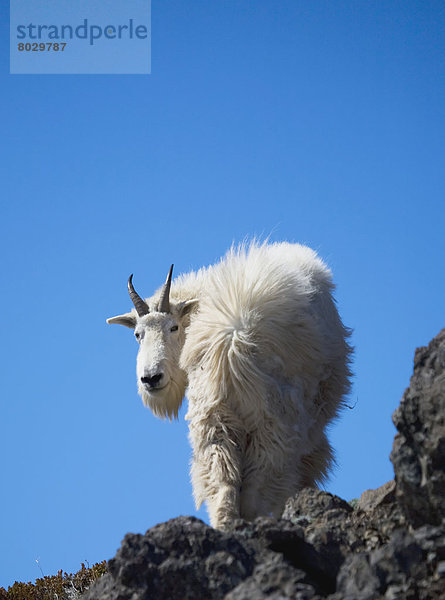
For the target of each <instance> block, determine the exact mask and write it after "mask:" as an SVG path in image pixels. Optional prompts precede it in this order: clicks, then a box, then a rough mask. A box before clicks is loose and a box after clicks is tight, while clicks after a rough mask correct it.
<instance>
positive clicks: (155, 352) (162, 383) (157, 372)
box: [107, 273, 197, 419]
mask: <svg viewBox="0 0 445 600" xmlns="http://www.w3.org/2000/svg"><path fill="white" fill-rule="evenodd" d="M169 276H170V279H171V273H170V275H169ZM130 286H131V290H130V295H131V296H132V300H133V302H134V303H135V307H136V309H133V310H132V311H131V312H129V313H126V314H124V315H119V316H117V317H112V318H111V319H107V323H117V324H119V325H125V326H126V327H129V328H131V329H133V330H134V335H135V338H136V340H137V342H138V343H139V352H138V356H137V366H136V373H137V381H138V391H139V394H140V395H141V397H142V400H143V402H144V404H145V406H148V407H149V408H150V409H151V410H152V412H153V413H154V414H155V415H156V416H158V417H166V416H167V417H169V418H170V419H171V418H172V417H177V416H178V411H179V408H180V407H181V403H182V400H183V398H184V394H185V388H186V385H187V376H186V373H185V372H184V371H183V370H182V369H181V368H180V367H179V359H180V355H181V350H182V347H183V345H184V342H185V327H186V326H187V325H188V322H189V312H190V310H191V309H192V308H193V307H194V306H196V304H197V301H196V300H189V301H187V302H179V303H173V302H170V301H169V298H168V294H167V304H166V303H165V302H164V304H163V303H162V302H163V301H162V295H163V291H161V299H160V300H157V301H154V302H153V303H151V302H150V301H148V302H145V301H143V300H142V299H141V298H140V297H139V296H137V297H136V296H134V295H132V294H133V292H134V288H133V287H132V285H131V278H130V280H129V289H130ZM168 293H169V288H168ZM134 294H136V292H134ZM141 303H142V304H141ZM151 304H153V306H154V307H155V309H154V310H150V309H149V305H151ZM160 309H165V310H160ZM167 309H168V310H167ZM144 313H145V314H144Z"/></svg>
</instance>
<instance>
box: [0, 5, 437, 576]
mask: <svg viewBox="0 0 445 600" xmlns="http://www.w3.org/2000/svg"><path fill="white" fill-rule="evenodd" d="M0 11H1V23H0V33H1V35H0V40H1V41H0V43H1V48H2V51H1V53H0V89H1V93H0V119H1V148H0V152H1V157H0V169H1V176H0V182H1V183H0V185H1V221H0V228H1V231H0V244H1V257H2V259H1V270H2V275H1V281H2V287H3V289H2V293H1V295H0V302H1V316H2V343H1V347H0V352H1V357H0V358H1V360H0V364H1V367H2V374H1V380H0V381H1V438H0V461H1V510H0V521H1V522H0V586H1V585H3V586H7V585H9V584H11V583H12V582H13V581H14V580H16V579H17V580H22V581H23V580H25V581H26V580H32V579H35V578H36V577H38V576H40V571H39V569H38V567H37V565H36V562H35V561H36V559H39V560H40V565H41V568H42V569H43V571H44V573H45V574H53V573H55V572H56V571H57V570H58V569H64V570H67V571H75V570H77V569H78V568H79V566H80V562H81V561H84V560H85V559H86V560H88V561H89V562H90V563H93V562H96V561H100V560H102V559H104V558H110V557H111V556H112V555H114V553H115V551H116V549H117V548H118V546H119V544H120V541H121V539H122V537H123V536H124V534H125V533H126V532H128V531H134V532H144V531H145V530H146V529H147V528H149V527H151V526H152V525H154V524H155V523H157V522H159V521H163V520H166V519H169V518H171V517H174V516H177V515H180V514H196V513H195V510H194V506H193V503H192V497H191V485H190V483H189V478H188V465H189V459H190V451H189V446H188V441H187V429H186V424H185V423H184V420H183V417H184V412H185V411H184V408H183V410H182V412H181V414H180V419H179V421H178V422H176V423H173V424H170V423H168V422H161V421H159V420H157V419H155V418H154V417H153V416H152V415H151V413H150V412H149V411H148V410H147V409H144V408H143V406H142V403H141V401H140V399H139V397H138V396H137V391H136V377H135V357H136V351H137V347H136V342H135V341H134V339H133V338H132V336H131V335H130V333H129V332H128V331H127V330H125V329H124V328H118V327H109V326H108V325H106V323H105V319H106V317H109V316H111V315H114V314H117V313H120V312H124V311H126V310H128V309H129V306H130V302H129V298H128V295H127V292H126V280H127V278H128V275H129V274H130V273H134V274H135V283H136V284H137V289H138V290H139V291H140V293H141V294H144V295H150V294H151V293H152V291H153V290H154V289H155V288H156V287H157V286H158V285H159V284H160V283H161V282H162V281H163V279H164V278H165V275H166V271H167V269H168V266H169V265H170V263H172V262H174V263H175V270H176V273H179V272H181V271H187V270H189V269H191V268H198V267H199V266H201V265H207V264H209V263H211V262H213V261H214V260H215V259H217V258H218V257H219V256H220V255H221V254H222V253H224V252H225V250H226V249H227V248H228V246H229V245H230V244H231V243H232V241H233V240H235V241H239V240H242V239H243V238H244V237H245V236H252V235H254V234H257V235H264V236H265V235H269V234H271V239H272V240H291V241H299V242H302V243H306V244H308V245H310V246H312V247H313V248H315V249H316V250H317V251H319V253H320V255H321V256H322V257H323V258H324V259H325V260H326V261H327V262H328V264H329V265H330V266H331V268H332V269H333V272H334V276H335V280H336V282H337V285H338V290H337V299H338V303H339V308H340V312H341V314H342V316H343V319H344V321H345V323H346V324H347V325H348V326H350V327H352V328H353V329H354V335H353V343H354V345H355V346H356V354H355V361H354V373H355V378H354V387H353V391H352V394H351V398H350V402H351V404H354V405H355V408H354V409H353V410H346V411H345V412H344V414H343V416H342V418H341V420H340V421H339V422H338V424H336V426H335V427H333V428H332V431H331V439H332V441H333V443H334V446H335V447H336V450H337V458H338V468H337V470H336V471H335V473H334V474H333V476H332V478H331V479H330V481H329V483H328V485H327V489H328V490H329V491H331V492H334V493H336V494H339V495H340V496H342V497H344V498H346V499H350V498H353V497H356V496H358V495H359V494H360V493H361V492H362V491H363V490H365V489H367V488H372V487H377V486H379V485H380V484H382V483H384V482H385V481H386V480H388V479H390V478H391V477H392V467H391V464H390V462H389V460H388V455H389V452H390V450H391V446H392V440H393V436H394V428H393V426H392V423H391V414H392V412H393V410H394V409H395V408H396V406H397V405H398V403H399V400H400V398H401V395H402V393H403V390H404V388H405V387H406V386H407V385H408V383H409V377H410V374H411V370H412V358H413V353H414V349H415V347H416V346H419V345H424V344H426V343H428V341H429V340H430V339H431V338H432V337H433V336H434V335H435V334H436V333H437V332H438V331H439V330H440V329H441V327H443V326H444V325H445V319H444V306H445V303H444V298H445V278H444V249H445V239H444V238H445V236H444V216H445V209H444V200H445V197H444V191H445V185H444V159H445V152H444V139H445V127H444V125H445V115H444V107H445V80H444V77H445V31H444V29H445V6H444V4H443V2H441V1H439V0H436V1H428V0H419V1H412V0H404V1H391V2H374V1H370V0H369V1H367V0H359V1H357V0H350V1H348V2H346V1H335V2H332V1H331V0H329V1H328V0H324V1H322V0H280V1H279V2H276V1H273V0H267V1H266V0H255V2H252V1H250V0H227V1H222V0H212V1H210V0H206V1H204V0H193V1H187V2H185V1H183V0H181V1H179V0H162V1H161V0H154V1H153V3H152V35H153V43H152V74H151V75H139V76H131V75H127V76H113V75H110V76H99V75H97V76H94V75H88V76H69V75H66V76H63V75H62V76H50V75H49V76H46V75H42V76H39V75H34V76H30V75H28V76H26V75H9V46H8V44H9V29H8V23H9V15H8V9H7V3H6V2H5V1H2V3H1V5H0ZM199 515H200V516H201V517H202V518H204V519H206V518H207V517H206V513H205V511H200V513H199Z"/></svg>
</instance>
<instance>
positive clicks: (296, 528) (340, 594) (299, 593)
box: [83, 330, 445, 600]
mask: <svg viewBox="0 0 445 600" xmlns="http://www.w3.org/2000/svg"><path fill="white" fill-rule="evenodd" d="M394 422H395V424H396V427H397V429H398V434H397V436H396V439H395V442H394V448H393V452H392V460H393V464H394V469H395V482H394V481H391V482H388V483H387V484H385V485H384V486H381V487H380V488H378V489H377V490H367V491H366V492H364V493H363V494H362V496H361V498H360V500H359V502H358V503H357V506H356V508H355V509H353V508H352V507H351V506H350V505H349V504H348V503H347V502H345V501H344V500H342V499H341V498H338V497H337V496H334V495H332V494H329V493H327V492H323V491H321V490H316V489H309V488H308V489H304V490H301V491H300V492H299V493H298V494H297V495H296V496H295V497H294V498H290V499H289V500H288V502H287V503H286V506H285V509H284V512H283V517H282V518H281V519H273V518H270V517H262V518H259V519H256V520H255V521H254V522H252V523H247V522H245V521H242V520H238V521H235V522H234V523H233V524H232V526H231V528H230V530H229V531H225V532H222V531H217V530H214V529H212V528H211V527H209V526H207V525H206V524H205V523H203V522H202V521H199V520H198V519H195V518H192V517H178V518H177V519H172V520H171V521H167V522H166V523H161V524H160V525H157V526H156V527H153V528H152V529H150V530H149V531H147V533H146V534H145V535H135V534H128V535H127V536H126V537H125V539H124V541H123V542H122V546H121V548H120V549H119V550H118V552H117V554H116V557H115V558H114V559H112V560H111V561H110V562H109V573H108V574H107V575H105V576H104V577H102V578H101V579H100V580H98V581H97V582H96V583H95V584H94V585H93V586H92V587H91V588H90V590H88V592H87V593H86V595H84V596H83V600H151V599H153V598H156V600H164V599H165V600H167V599H168V600H188V599H192V598H193V600H198V599H199V600H201V599H202V600H214V599H215V600H216V599H221V600H266V599H267V600H286V599H291V598H292V599H293V600H323V599H329V600H441V599H443V598H444V597H445V595H444V589H445V519H444V516H445V512H444V507H445V474H444V468H445V460H444V459H445V435H444V433H445V330H443V331H442V332H441V333H440V334H439V335H438V336H437V338H435V339H434V340H433V341H432V342H431V343H430V345H429V346H428V348H421V349H419V350H417V352H416V356H415V365H414V375H413V377H412V379H411V385H410V387H409V388H408V389H407V391H406V392H405V394H404V396H403V400H402V402H401V405H400V407H399V409H398V410H397V411H396V412H395V414H394Z"/></svg>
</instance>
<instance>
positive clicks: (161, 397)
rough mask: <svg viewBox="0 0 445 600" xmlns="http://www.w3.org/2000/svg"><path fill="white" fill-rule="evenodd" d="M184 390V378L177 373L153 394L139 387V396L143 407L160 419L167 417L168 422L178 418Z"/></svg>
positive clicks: (180, 373) (183, 375)
mask: <svg viewBox="0 0 445 600" xmlns="http://www.w3.org/2000/svg"><path fill="white" fill-rule="evenodd" d="M185 388H186V377H185V374H184V373H182V372H178V373H176V374H175V376H174V377H171V378H170V381H169V382H168V384H167V385H166V386H165V387H164V388H162V389H160V390H158V391H155V392H152V393H150V392H147V390H146V389H145V388H144V387H143V386H141V385H139V395H140V396H141V398H142V402H143V403H144V406H146V407H147V408H149V409H150V410H151V412H152V413H153V414H154V415H155V416H156V417H159V418H161V419H165V418H166V417H168V418H169V419H170V421H171V420H172V419H173V418H175V419H177V418H178V412H179V409H180V408H181V405H182V400H183V399H184V395H185Z"/></svg>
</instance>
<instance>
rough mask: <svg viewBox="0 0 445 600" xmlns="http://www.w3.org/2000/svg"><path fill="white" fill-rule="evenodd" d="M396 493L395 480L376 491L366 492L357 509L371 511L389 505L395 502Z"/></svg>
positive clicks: (361, 497) (359, 500)
mask: <svg viewBox="0 0 445 600" xmlns="http://www.w3.org/2000/svg"><path fill="white" fill-rule="evenodd" d="M395 491H396V482H395V481H394V480H393V479H392V480H391V481H387V482H386V483H384V484H383V485H381V486H380V487H379V488H377V489H375V490H365V491H364V492H363V494H362V495H361V496H360V498H359V499H358V502H357V507H356V508H358V509H360V510H364V511H371V510H375V509H376V508H377V507H378V506H381V505H382V504H389V503H390V502H392V501H393V500H394V494H395Z"/></svg>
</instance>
